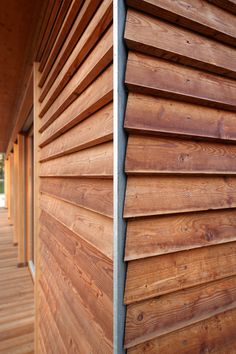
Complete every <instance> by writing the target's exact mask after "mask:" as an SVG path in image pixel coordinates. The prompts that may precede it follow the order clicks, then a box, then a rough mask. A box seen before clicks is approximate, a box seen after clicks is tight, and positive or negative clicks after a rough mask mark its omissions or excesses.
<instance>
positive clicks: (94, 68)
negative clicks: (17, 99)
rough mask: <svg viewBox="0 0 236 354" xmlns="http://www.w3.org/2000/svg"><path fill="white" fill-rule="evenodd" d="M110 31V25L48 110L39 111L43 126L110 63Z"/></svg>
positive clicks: (48, 123) (54, 117)
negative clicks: (42, 118)
mask: <svg viewBox="0 0 236 354" xmlns="http://www.w3.org/2000/svg"><path fill="white" fill-rule="evenodd" d="M112 33H113V31H112V27H110V29H109V30H108V32H106V33H105V35H104V37H103V38H102V39H101V40H100V41H99V42H98V44H97V46H96V47H95V48H94V50H93V51H92V52H91V54H90V55H89V56H88V58H87V59H86V61H85V62H84V63H83V64H82V65H81V67H80V68H79V69H78V71H77V72H76V74H75V75H74V76H73V77H72V79H71V80H70V81H69V83H68V85H67V86H66V87H65V88H64V89H63V90H62V92H61V93H60V95H59V96H58V97H57V98H56V100H55V101H54V102H53V103H52V105H51V106H50V107H49V109H48V111H47V112H46V113H45V110H42V111H41V113H40V117H44V127H47V126H48V125H50V123H51V122H53V121H54V120H55V119H56V118H57V117H58V116H59V115H60V114H61V113H62V112H63V111H64V110H65V109H66V108H67V107H68V106H69V105H70V103H72V102H73V101H74V100H75V99H76V98H77V97H78V96H79V95H80V94H81V92H83V91H84V90H85V89H86V87H88V86H89V85H90V84H91V82H92V81H93V80H94V79H95V78H96V77H97V76H98V75H99V74H100V73H101V72H102V71H103V70H104V68H106V67H107V66H108V65H109V64H111V62H112Z"/></svg>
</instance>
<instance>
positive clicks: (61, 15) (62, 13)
mask: <svg viewBox="0 0 236 354" xmlns="http://www.w3.org/2000/svg"><path fill="white" fill-rule="evenodd" d="M71 2H72V0H64V1H63V2H61V5H60V9H59V11H58V14H57V17H56V18H55V21H54V24H53V28H52V30H51V32H50V36H49V38H48V41H47V44H46V45H45V47H44V50H43V56H42V58H41V60H40V64H39V71H40V72H42V70H43V66H44V62H45V60H46V59H47V57H48V55H49V53H50V52H51V50H52V47H53V44H54V42H55V40H56V38H57V36H58V33H59V32H60V29H61V26H62V24H63V22H64V19H65V17H66V14H67V12H68V9H69V7H70V5H71ZM80 2H82V0H81V1H80Z"/></svg>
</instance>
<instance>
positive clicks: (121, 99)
mask: <svg viewBox="0 0 236 354" xmlns="http://www.w3.org/2000/svg"><path fill="white" fill-rule="evenodd" d="M113 19H114V33H113V45H114V51H113V58H114V72H113V76H114V78H113V80H114V81H113V82H114V84H113V85H114V97H113V99H114V118H113V119H114V123H113V124H114V156H113V158H114V187H113V188H114V244H113V250H114V287H113V302H114V321H113V323H114V325H113V338H114V354H118V353H119V354H121V353H124V352H125V350H124V345H123V341H124V328H125V316H126V308H125V306H124V302H123V299H124V287H125V278H126V266H125V262H124V249H125V237H126V222H125V220H124V219H123V208H124V201H125V190H126V176H125V173H124V163H125V153H126V145H127V138H126V134H125V131H124V115H125V109H126V102H127V95H126V91H125V86H124V82H125V80H124V78H125V69H126V61H127V53H126V48H125V45H124V28H125V19H126V7H125V2H124V0H114V1H113Z"/></svg>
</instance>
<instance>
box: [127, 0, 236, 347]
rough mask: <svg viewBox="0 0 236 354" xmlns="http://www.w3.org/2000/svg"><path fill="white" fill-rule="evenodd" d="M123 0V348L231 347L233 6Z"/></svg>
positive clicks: (235, 215)
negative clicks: (125, 57)
mask: <svg viewBox="0 0 236 354" xmlns="http://www.w3.org/2000/svg"><path fill="white" fill-rule="evenodd" d="M213 3H214V4H213ZM127 6H128V12H127V19H126V29H125V35H124V36H125V41H126V44H127V47H128V61H127V68H126V79H125V80H126V87H127V89H128V92H129V93H128V102H127V109H126V116H125V129H126V131H127V133H128V146H127V153H126V164H125V171H126V174H127V190H126V200H125V208H124V217H125V218H126V219H127V239H126V248H125V260H126V261H127V264H128V268H127V279H126V289H125V297H124V301H125V303H126V304H127V317H126V333H125V347H126V348H128V353H129V354H131V353H132V354H137V353H140V354H141V353H148V354H151V353H153V354H154V353H155V354H157V353H160V354H162V353H165V354H175V353H176V354H177V353H178V354H179V353H181V354H183V353H190V352H191V353H200V352H201V353H203V352H204V353H205V352H214V353H235V351H236V338H235V321H236V242H235V241H236V221H235V220H236V209H235V207H236V177H235V174H236V112H235V111H236V80H235V79H236V48H235V46H236V17H235V3H234V2H233V1H222V2H221V1H210V2H207V1H202V0H201V1H200V0H186V1H171V0H142V1H140V0H127ZM218 6H221V7H218Z"/></svg>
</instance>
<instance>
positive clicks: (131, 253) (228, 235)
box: [125, 209, 236, 261]
mask: <svg viewBox="0 0 236 354" xmlns="http://www.w3.org/2000/svg"><path fill="white" fill-rule="evenodd" d="M235 231H236V210H235V209H232V210H231V209H229V210H219V211H206V212H198V213H186V214H178V215H167V216H157V217H146V218H137V219H134V220H132V219H131V220H129V221H128V225H127V235H126V247H125V260H126V261H130V260H134V259H139V258H145V257H151V256H156V255H161V254H166V253H172V252H179V251H183V250H188V249H193V248H198V247H204V246H209V245H214V244H218V243H226V242H231V241H235V240H236V234H235Z"/></svg>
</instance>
